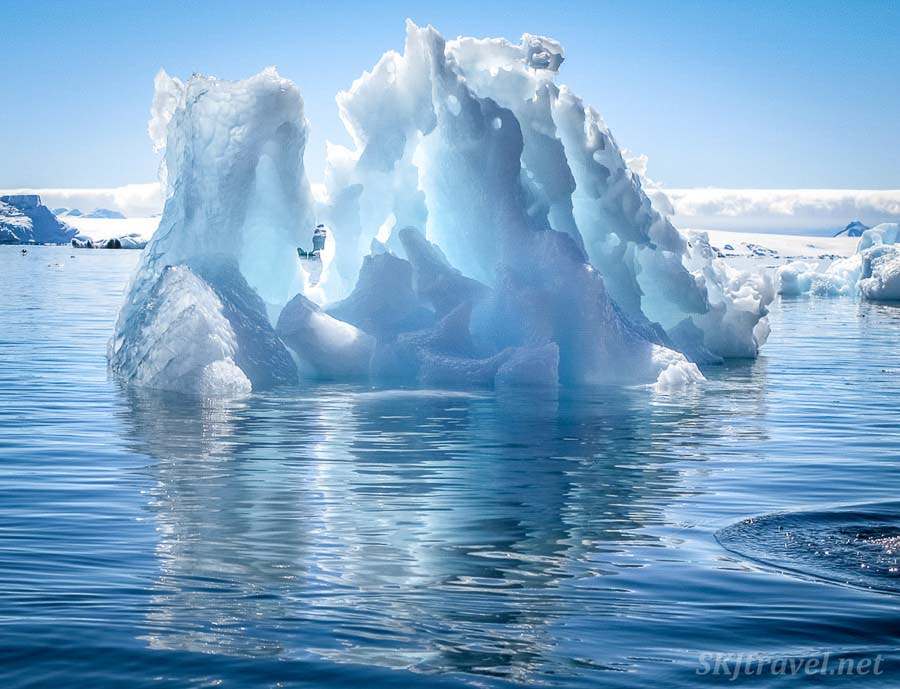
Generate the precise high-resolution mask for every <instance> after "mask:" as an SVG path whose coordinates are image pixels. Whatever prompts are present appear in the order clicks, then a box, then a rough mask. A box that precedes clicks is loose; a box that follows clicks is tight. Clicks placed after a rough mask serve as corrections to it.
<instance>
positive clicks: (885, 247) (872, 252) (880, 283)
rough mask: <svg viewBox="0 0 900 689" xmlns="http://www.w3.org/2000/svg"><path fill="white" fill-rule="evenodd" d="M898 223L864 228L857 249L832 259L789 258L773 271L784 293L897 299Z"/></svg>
mask: <svg viewBox="0 0 900 689" xmlns="http://www.w3.org/2000/svg"><path fill="white" fill-rule="evenodd" d="M898 239H900V225H898V224H897V223H882V224H880V225H877V226H875V227H873V228H872V229H869V230H866V231H865V232H863V234H862V236H861V237H860V238H859V242H858V244H857V247H856V253H855V254H854V255H852V256H848V257H846V258H841V259H837V260H835V261H833V262H831V263H825V264H823V262H821V261H820V262H816V263H813V262H811V261H791V262H790V263H787V264H786V265H783V266H780V267H779V268H778V269H777V271H776V278H775V279H776V283H777V289H778V293H779V294H781V295H783V296H800V295H804V294H810V295H814V296H853V295H858V296H859V297H860V298H862V299H867V300H870V301H900V250H898V247H897V246H895V244H896V243H897V241H898Z"/></svg>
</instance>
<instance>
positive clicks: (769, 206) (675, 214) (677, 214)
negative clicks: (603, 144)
mask: <svg viewBox="0 0 900 689" xmlns="http://www.w3.org/2000/svg"><path fill="white" fill-rule="evenodd" d="M629 165H630V166H631V167H632V169H634V170H635V172H637V173H638V174H641V177H642V182H643V184H644V189H645V190H646V191H647V194H648V195H649V196H650V198H651V199H652V200H653V204H654V206H656V207H657V208H658V209H659V210H660V211H661V212H663V213H665V214H667V215H669V216H671V218H672V221H673V222H674V223H675V225H676V226H677V227H679V228H682V229H686V228H696V229H719V230H737V231H745V232H751V231H755V232H787V233H792V234H803V233H810V234H825V233H828V232H832V233H833V232H835V231H837V230H839V229H841V228H843V227H844V226H845V225H846V224H847V223H849V222H851V221H853V220H860V221H862V222H864V223H866V224H867V225H876V224H878V223H880V222H900V190H867V189H722V188H715V187H710V188H697V189H668V188H664V187H662V188H661V187H659V186H657V185H656V184H655V183H654V182H653V180H651V179H649V178H647V177H646V158H645V157H644V156H635V157H634V158H630V159H629ZM319 191H320V192H321V190H319ZM12 193H19V194H22V193H26V194H40V196H41V198H42V199H43V201H44V203H45V204H46V205H47V206H49V207H50V208H57V207H59V206H64V207H66V208H78V209H80V210H82V211H85V212H89V211H92V210H94V209H95V208H109V209H111V210H117V211H121V212H122V213H124V214H125V215H126V216H128V217H129V218H142V217H149V216H152V215H156V214H159V213H161V212H162V207H163V194H162V191H161V190H160V186H159V183H157V182H152V183H149V184H128V185H125V186H122V187H113V188H109V189H9V190H4V191H0V194H12ZM320 200H321V199H320Z"/></svg>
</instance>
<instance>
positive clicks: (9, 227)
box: [0, 194, 78, 244]
mask: <svg viewBox="0 0 900 689" xmlns="http://www.w3.org/2000/svg"><path fill="white" fill-rule="evenodd" d="M77 234H78V230H76V229H74V228H72V227H69V226H68V225H67V224H66V223H64V222H62V221H60V220H59V219H57V217H56V216H55V215H54V214H53V212H52V211H51V210H50V209H49V208H47V206H45V205H44V204H43V203H42V202H41V197H40V196H38V195H37V194H8V195H5V196H0V244H65V243H68V241H69V240H70V239H72V237H74V236H76V235H77Z"/></svg>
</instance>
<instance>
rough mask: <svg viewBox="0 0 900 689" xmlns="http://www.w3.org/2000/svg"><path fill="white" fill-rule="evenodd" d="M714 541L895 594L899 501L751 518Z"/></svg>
mask: <svg viewBox="0 0 900 689" xmlns="http://www.w3.org/2000/svg"><path fill="white" fill-rule="evenodd" d="M716 539H717V540H718V541H719V543H720V544H721V545H722V546H723V547H724V548H726V549H727V550H729V551H731V552H733V553H735V554H737V555H740V556H742V557H745V558H748V559H751V560H755V561H757V562H760V563H763V564H766V565H769V566H772V567H777V568H779V569H783V570H785V571H788V572H792V573H796V574H802V575H807V576H811V577H814V578H816V579H822V580H825V581H829V582H833V583H840V584H847V585H849V586H857V587H861V588H866V589H872V590H877V591H883V592H888V593H900V502H886V503H878V504H873V505H853V506H848V507H841V508H836V509H831V510H821V511H806V512H787V513H776V514H770V515H766V516H764V517H753V518H751V519H745V520H743V521H740V522H738V523H737V524H733V525H732V526H728V527H726V528H724V529H722V530H720V531H719V532H718V533H716Z"/></svg>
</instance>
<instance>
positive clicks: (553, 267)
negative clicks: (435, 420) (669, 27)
mask: <svg viewBox="0 0 900 689" xmlns="http://www.w3.org/2000/svg"><path fill="white" fill-rule="evenodd" d="M563 61H564V51H563V48H562V47H561V46H560V45H559V44H558V43H557V42H556V41H554V40H552V39H549V38H545V37H541V36H534V35H525V36H523V38H522V40H521V41H520V42H519V43H510V42H508V41H505V40H503V39H487V40H480V39H468V38H461V39H457V40H455V41H449V42H447V41H445V40H444V39H443V38H442V37H441V36H440V34H438V33H437V31H435V30H434V29H432V28H431V27H427V28H420V27H418V26H416V25H414V24H413V23H411V22H409V23H408V24H407V36H406V45H405V49H404V52H403V54H402V55H401V54H399V53H395V52H388V53H386V54H385V55H384V56H383V57H382V58H381V60H379V62H378V63H377V64H376V65H375V67H374V68H373V69H372V71H371V72H365V73H364V74H363V75H362V76H361V77H360V78H359V79H358V80H357V81H355V82H354V83H353V85H352V86H351V87H350V89H349V90H348V91H345V92H342V93H340V94H339V95H338V106H339V111H340V115H341V118H342V120H343V122H344V124H345V125H346V127H347V130H348V132H349V133H350V135H351V137H352V140H353V142H354V146H353V148H352V149H347V148H343V147H339V146H330V147H329V151H328V163H327V169H326V171H325V185H324V190H323V192H322V193H321V194H319V195H318V198H317V199H316V201H315V202H314V201H313V198H312V196H311V194H310V190H309V185H308V184H307V181H306V175H305V171H304V169H303V149H304V146H305V142H306V131H307V130H306V122H305V119H304V116H303V106H302V99H301V97H300V92H299V90H298V89H297V88H296V87H295V86H294V85H293V84H291V83H290V82H288V81H286V80H284V79H282V78H281V77H279V76H278V75H277V74H276V73H275V72H274V70H267V71H265V72H263V73H262V74H260V75H258V76H256V77H253V78H251V79H247V80H245V81H241V82H226V81H221V80H217V79H214V78H210V77H202V76H194V77H192V78H191V79H190V80H189V81H187V82H184V83H183V82H181V81H179V80H177V79H173V78H170V77H168V76H167V75H166V74H165V73H160V75H159V76H158V77H157V82H156V96H155V98H154V104H153V117H152V119H151V122H150V133H151V137H152V138H153V140H154V142H155V144H156V145H157V146H158V147H160V148H164V149H165V166H164V169H163V178H164V181H165V185H166V189H167V199H166V207H165V211H164V214H163V218H162V221H161V223H160V228H159V230H158V231H157V233H156V234H155V236H154V238H153V240H152V242H151V243H150V245H149V246H148V248H147V250H146V252H145V255H144V258H143V261H142V263H141V266H140V268H139V270H138V272H137V274H136V276H135V278H134V280H133V283H132V285H131V287H130V290H129V295H128V299H127V301H126V304H125V306H124V307H123V309H122V312H121V314H120V317H119V321H118V324H117V327H116V335H115V337H114V338H113V341H112V343H111V346H110V361H111V364H112V368H113V369H114V370H115V371H116V372H117V373H118V374H120V375H121V376H122V377H123V378H125V379H126V380H130V381H133V382H136V383H140V384H146V385H152V386H155V387H164V388H175V389H184V388H185V387H194V388H196V390H195V391H197V392H201V393H203V394H212V393H213V392H215V384H214V383H215V381H221V387H222V390H223V391H224V392H226V393H230V392H233V391H234V390H236V389H244V388H245V387H246V386H245V385H243V384H241V385H238V384H237V383H235V381H236V380H240V376H238V375H237V373H238V372H239V373H241V374H243V376H244V378H245V379H246V380H247V381H249V384H250V386H251V387H252V388H254V389H256V388H260V387H263V386H265V385H269V384H279V383H291V382H293V381H294V380H295V379H296V378H297V374H298V372H299V373H301V374H302V375H303V376H316V377H325V378H332V377H351V378H357V379H375V380H384V381H404V382H407V381H415V382H418V383H422V384H457V385H466V386H469V385H505V384H558V383H563V384H580V383H617V384H618V383H624V384H633V383H639V384H655V385H657V387H659V388H671V387H680V386H683V385H685V384H690V383H693V382H696V381H699V380H702V374H701V373H700V370H699V369H698V367H697V365H696V363H704V364H705V363H714V362H720V361H721V360H722V359H723V358H728V357H755V356H756V355H757V353H758V351H759V347H760V346H761V345H762V344H763V343H764V341H765V338H766V335H767V334H768V326H767V321H766V318H765V316H766V306H767V304H768V303H769V302H770V301H771V300H772V298H773V296H774V290H773V288H772V285H771V283H770V282H769V281H768V280H767V279H766V278H765V277H764V276H761V275H757V274H753V273H749V272H745V271H738V270H735V269H733V268H730V267H729V266H727V265H725V264H724V263H723V262H722V261H721V260H720V259H719V258H717V256H716V254H715V252H714V251H712V250H711V248H710V246H709V242H708V239H707V237H706V236H705V235H702V234H700V235H693V236H691V237H686V236H684V235H682V234H681V233H679V232H678V231H677V230H676V229H675V228H674V227H673V226H672V224H671V223H670V222H669V221H668V220H667V219H666V218H665V217H664V216H662V215H660V214H659V213H658V212H657V211H656V210H655V209H654V208H653V206H652V205H651V203H650V200H649V199H648V197H647V195H646V194H645V193H644V191H643V189H642V187H641V181H640V178H639V177H638V176H637V175H636V174H635V173H634V172H632V170H631V169H629V167H628V165H627V164H626V161H625V159H624V157H623V155H622V152H621V150H620V148H619V146H618V144H617V143H616V141H615V139H614V138H613V136H612V134H611V132H610V131H609V129H608V128H607V126H606V125H605V123H604V122H603V120H602V119H601V118H600V116H599V115H598V113H597V112H596V111H595V110H593V109H592V108H590V107H589V106H586V105H585V104H584V103H583V102H582V101H581V100H580V99H579V98H578V97H577V96H576V95H575V94H574V93H572V92H571V91H570V90H569V89H568V88H567V87H565V86H560V85H558V84H557V83H556V80H557V76H558V72H559V70H560V67H561V65H562V64H563ZM316 222H324V223H325V224H327V225H328V229H329V243H328V245H327V246H326V250H325V252H324V253H323V256H322V259H323V260H322V264H321V266H322V268H323V270H322V275H321V277H320V278H319V279H318V282H317V284H316V285H315V286H313V285H312V284H311V282H310V280H309V279H308V276H307V275H306V273H305V272H304V268H303V266H302V265H301V263H300V261H298V259H297V256H296V251H295V250H296V247H298V246H305V245H307V244H308V242H309V237H310V234H311V230H312V228H313V226H314V225H315V224H316ZM168 266H178V267H179V270H178V272H177V275H178V277H179V281H178V284H179V285H181V286H182V287H181V289H182V290H183V292H184V293H187V294H193V295H195V296H196V299H198V300H201V301H203V303H205V304H207V308H206V309H204V314H205V315H204V317H203V318H202V319H200V320H199V321H198V320H196V318H195V317H194V315H193V314H188V313H185V317H184V319H179V320H178V326H179V327H178V329H177V330H173V329H172V324H171V323H169V322H168V321H167V320H166V319H163V318H159V317H156V318H148V317H147V316H146V311H147V310H148V309H149V308H150V307H151V306H152V308H153V309H156V311H157V312H159V311H162V312H165V311H167V310H172V311H173V313H176V312H179V311H178V309H179V308H180V304H181V302H180V301H178V299H182V298H183V295H179V296H178V297H177V299H176V295H175V294H174V292H175V290H174V288H171V287H169V288H165V289H164V287H166V285H167V282H165V281H171V280H173V278H172V277H168V275H169V273H167V270H168V269H167V267H168ZM182 267H183V269H182ZM214 298H215V299H214ZM216 299H217V300H218V304H217V303H216V301H215V300H216ZM170 301H171V302H172V303H171V305H169V302H170ZM286 304H287V307H285V305H286ZM188 316H190V318H188ZM192 319H193V320H192ZM223 319H224V323H223V322H222V321H223ZM272 324H276V325H277V328H273V327H272ZM225 325H228V326H230V327H231V329H232V332H233V336H231V335H229V331H228V329H227V328H226V327H225ZM192 328H194V329H196V333H197V334H196V337H197V338H198V339H199V340H201V341H204V342H205V341H207V340H209V339H210V338H213V339H215V338H218V339H216V342H218V343H219V344H220V345H221V346H219V347H218V348H211V347H208V346H204V347H200V348H198V347H195V346H194V345H195V343H194V342H193V340H194V337H193V336H192V335H191V329H192ZM176 333H177V336H176ZM210 333H214V335H211V334H210ZM686 354H687V356H685V355H686ZM286 357H287V360H288V361H289V362H290V366H289V367H288V366H286V365H285V360H286ZM148 367H152V371H153V374H152V375H149V374H148V372H147V370H145V369H148ZM235 368H236V369H237V371H236V370H235ZM148 370H149V369H148ZM184 370H189V371H191V372H192V373H191V375H190V376H185V375H184V374H183V373H180V372H182V371H184ZM206 371H211V372H212V373H215V374H216V375H212V373H211V374H210V375H206V373H205V372H206ZM266 372H268V375H264V374H265V373H266ZM226 374H227V375H226ZM175 375H178V377H179V379H178V380H177V381H176V380H174V376H175ZM192 381H196V382H192ZM209 381H213V382H209Z"/></svg>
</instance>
